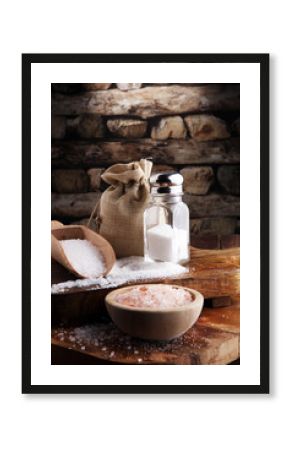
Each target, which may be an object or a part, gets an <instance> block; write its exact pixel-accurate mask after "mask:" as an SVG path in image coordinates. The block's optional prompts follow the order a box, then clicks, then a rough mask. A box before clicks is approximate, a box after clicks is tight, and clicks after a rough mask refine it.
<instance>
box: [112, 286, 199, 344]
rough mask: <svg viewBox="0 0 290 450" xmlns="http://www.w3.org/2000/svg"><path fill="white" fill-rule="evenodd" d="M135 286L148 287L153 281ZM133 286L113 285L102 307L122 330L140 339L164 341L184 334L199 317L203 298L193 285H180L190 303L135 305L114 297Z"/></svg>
mask: <svg viewBox="0 0 290 450" xmlns="http://www.w3.org/2000/svg"><path fill="white" fill-rule="evenodd" d="M138 286H146V287H148V286H153V285H150V284H146V285H145V284H144V285H138ZM155 286H156V285H155ZM162 286H163V285H162ZM167 286H172V287H176V288H179V289H180V288H181V286H177V285H173V284H172V285H167ZM133 287H134V286H128V287H125V288H121V289H116V290H114V291H112V292H110V293H109V294H108V295H107V296H106V299H105V304H106V308H107V311H108V313H109V315H110V317H111V319H112V321H113V322H114V323H115V325H116V326H117V327H118V328H120V330H122V331H123V332H124V333H127V334H129V335H131V336H133V337H137V338H141V339H149V340H165V341H168V340H171V339H174V338H176V337H178V336H181V335H182V334H184V333H185V332H186V331H187V330H188V329H189V328H190V327H192V326H193V325H194V324H195V322H196V321H197V319H198V318H199V315H200V313H201V310H202V307H203V300H204V298H203V295H202V294H201V293H200V292H198V291H195V290H194V289H189V288H186V287H182V289H185V290H186V291H189V292H190V293H191V295H192V302H191V303H188V304H186V305H184V306H177V307H171V308H166V309H165V308H162V309H161V308H151V307H150V308H149V307H142V308H137V307H131V306H125V305H122V304H120V303H118V302H116V301H115V297H116V295H118V294H120V293H123V292H125V291H129V290H130V289H132V288H133ZM135 287H136V286H135Z"/></svg>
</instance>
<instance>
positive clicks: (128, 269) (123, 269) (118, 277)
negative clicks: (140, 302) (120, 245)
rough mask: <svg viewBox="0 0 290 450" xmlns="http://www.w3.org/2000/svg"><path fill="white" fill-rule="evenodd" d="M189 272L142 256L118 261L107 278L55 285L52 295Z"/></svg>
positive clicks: (178, 266)
mask: <svg viewBox="0 0 290 450" xmlns="http://www.w3.org/2000/svg"><path fill="white" fill-rule="evenodd" d="M187 271H188V269H187V268H185V267H183V266H181V265H179V264H175V263H171V262H154V261H145V260H144V258H143V257H142V256H130V257H128V258H121V259H118V260H117V261H116V263H115V265H114V267H113V269H112V271H111V272H110V274H109V275H107V276H106V277H99V278H92V279H86V280H74V281H66V282H64V283H58V284H53V285H52V287H51V293H52V294H58V293H62V292H65V291H66V290H67V289H71V288H91V289H92V290H94V289H101V288H104V287H106V288H111V287H117V286H120V285H123V284H126V283H129V282H131V283H132V282H133V283H134V282H139V281H146V280H154V279H155V280H156V279H163V278H172V277H175V276H179V275H182V274H184V273H186V272H187Z"/></svg>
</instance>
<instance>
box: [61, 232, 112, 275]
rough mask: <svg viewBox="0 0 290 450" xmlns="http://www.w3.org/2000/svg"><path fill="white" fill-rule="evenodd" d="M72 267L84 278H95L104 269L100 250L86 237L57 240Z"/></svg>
mask: <svg viewBox="0 0 290 450" xmlns="http://www.w3.org/2000/svg"><path fill="white" fill-rule="evenodd" d="M59 242H60V245H61V246H62V248H63V251H64V253H65V255H66V257H67V259H68V260H69V262H70V263H71V265H72V267H73V268H74V269H75V271H76V272H78V273H79V274H80V275H82V276H83V277H84V278H97V277H99V276H100V275H101V274H102V273H104V271H105V261H104V257H103V255H102V253H101V252H100V250H99V249H98V248H97V247H96V246H95V245H94V244H92V243H91V242H90V241H88V240H87V239H66V240H64V241H59Z"/></svg>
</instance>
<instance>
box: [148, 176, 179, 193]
mask: <svg viewBox="0 0 290 450" xmlns="http://www.w3.org/2000/svg"><path fill="white" fill-rule="evenodd" d="M182 184H183V176H182V175H180V173H178V172H160V173H156V174H154V175H152V176H151V177H150V185H151V194H152V195H182V194H183V189H182Z"/></svg>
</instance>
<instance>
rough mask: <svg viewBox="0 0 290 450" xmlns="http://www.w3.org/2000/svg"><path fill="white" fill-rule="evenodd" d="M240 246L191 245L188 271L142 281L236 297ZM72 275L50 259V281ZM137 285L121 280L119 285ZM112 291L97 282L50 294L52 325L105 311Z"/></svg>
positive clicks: (81, 320) (92, 317)
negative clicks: (228, 247) (170, 276)
mask: <svg viewBox="0 0 290 450" xmlns="http://www.w3.org/2000/svg"><path fill="white" fill-rule="evenodd" d="M239 268H240V249H239V248H232V249H227V250H199V249H195V248H193V247H192V248H191V259H190V263H189V270H188V272H187V273H186V274H183V275H179V276H177V277H172V278H166V279H154V280H152V279H147V280H144V281H142V283H166V284H171V283H172V284H178V285H180V286H186V287H189V288H193V289H196V290H198V291H200V292H201V293H202V294H203V295H204V297H205V298H213V297H214V298H217V297H218V298H220V297H224V296H226V297H228V296H235V295H237V294H238V293H239V288H240V269H239ZM73 279H75V277H74V276H73V275H72V274H71V273H69V272H67V271H66V270H65V269H64V268H63V267H62V266H60V265H59V264H57V263H55V262H52V280H51V281H52V284H55V283H60V282H63V281H67V280H73ZM130 284H137V283H136V282H135V283H133V282H131V283H124V284H123V285H120V286H118V287H121V286H125V285H130ZM111 290H112V288H111V289H109V288H106V287H102V288H100V287H99V286H98V285H93V286H90V287H72V288H66V289H65V290H64V291H63V292H61V293H57V294H52V296H51V311H52V324H53V325H58V324H61V323H63V324H68V325H69V324H80V323H84V322H91V321H94V320H95V319H96V317H98V316H100V315H101V314H102V313H104V312H105V307H104V299H105V296H106V295H107V294H108V292H110V291H111Z"/></svg>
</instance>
